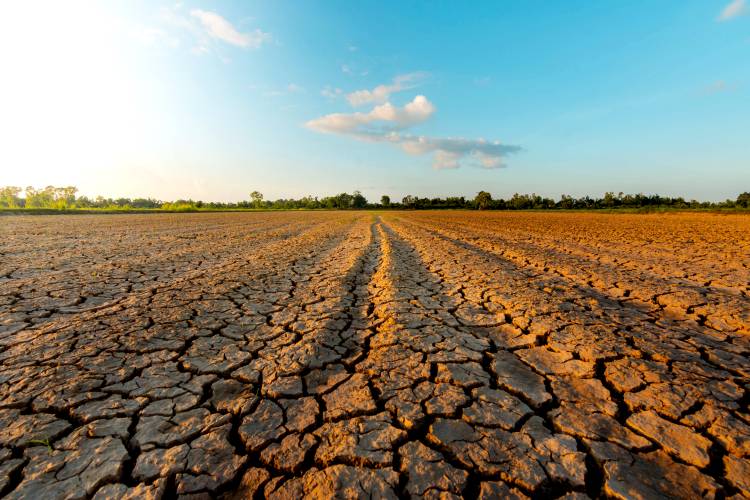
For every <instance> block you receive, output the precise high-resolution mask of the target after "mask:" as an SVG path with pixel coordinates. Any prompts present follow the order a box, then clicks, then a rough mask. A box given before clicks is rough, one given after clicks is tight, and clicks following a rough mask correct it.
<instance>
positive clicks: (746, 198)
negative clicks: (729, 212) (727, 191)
mask: <svg viewBox="0 0 750 500" xmlns="http://www.w3.org/2000/svg"><path fill="white" fill-rule="evenodd" d="M735 205H737V206H738V207H742V208H750V193H747V192H745V193H742V194H740V195H739V196H738V197H737V201H735Z"/></svg>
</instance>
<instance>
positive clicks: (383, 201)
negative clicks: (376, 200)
mask: <svg viewBox="0 0 750 500" xmlns="http://www.w3.org/2000/svg"><path fill="white" fill-rule="evenodd" d="M380 204H381V205H382V206H384V207H386V208H388V207H390V206H391V197H390V196H388V195H387V194H384V195H383V196H381V197H380Z"/></svg>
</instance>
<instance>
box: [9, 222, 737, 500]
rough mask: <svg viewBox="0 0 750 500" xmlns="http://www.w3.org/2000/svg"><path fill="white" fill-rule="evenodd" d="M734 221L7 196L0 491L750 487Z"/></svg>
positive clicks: (404, 493)
mask: <svg viewBox="0 0 750 500" xmlns="http://www.w3.org/2000/svg"><path fill="white" fill-rule="evenodd" d="M749 358H750V217H748V216H741V215H731V216H720V215H703V214H699V215H689V214H686V215H624V214H622V215H600V214H587V213H581V214H562V213H538V214H537V213H491V214H485V213H477V212H471V213H468V212H411V213H396V212H394V213H382V214H373V213H356V212H315V213H268V214H261V213H259V214H248V213H245V214H242V213H236V214H232V213H225V214H180V215H91V216H90V215H78V216H36V217H25V216H13V217H2V218H0V496H7V498H35V499H37V498H38V499H42V498H44V499H49V498H57V497H66V498H90V497H94V498H131V497H139V498H159V497H161V496H166V497H168V498H169V497H175V496H185V497H186V498H202V497H229V498H235V497H236V498H244V497H252V496H253V495H255V496H267V497H276V498H298V497H302V496H305V495H308V496H316V497H320V498H329V497H331V496H333V495H334V493H336V494H337V495H338V496H341V497H349V498H354V497H360V498H364V497H375V498H381V497H409V496H411V497H421V496H426V497H433V498H434V497H440V498H449V497H455V496H459V497H460V496H464V497H468V498H476V497H480V498H491V497H518V498H525V497H527V496H532V497H565V498H569V499H574V498H585V497H586V496H593V497H597V496H599V497H601V496H612V497H622V498H631V497H632V498H654V497H658V496H666V497H678V498H696V497H730V496H733V495H737V498H740V497H742V495H745V496H748V495H750V412H749V411H748V404H749V403H750V363H749V362H748V359H749Z"/></svg>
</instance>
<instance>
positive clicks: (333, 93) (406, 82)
mask: <svg viewBox="0 0 750 500" xmlns="http://www.w3.org/2000/svg"><path fill="white" fill-rule="evenodd" d="M424 76H425V74H424V73H409V74H406V75H400V76H397V77H396V78H394V79H393V83H392V84H390V85H379V86H377V87H375V88H374V89H372V90H358V91H356V92H352V93H350V94H347V96H346V97H347V100H348V101H349V104H351V105H352V106H354V107H357V106H361V105H363V104H367V103H372V104H374V107H373V108H372V109H371V110H370V111H368V112H361V111H355V112H352V113H331V114H328V115H324V116H321V117H320V118H316V119H314V120H310V121H308V122H307V123H306V124H305V126H306V127H307V128H309V129H310V130H314V131H315V132H320V133H325V134H338V135H345V136H348V137H352V138H354V139H357V140H361V141H367V142H382V143H386V144H391V145H393V146H397V147H399V148H401V149H402V150H403V151H404V152H405V153H407V154H410V155H432V166H433V168H435V169H452V168H459V167H461V166H462V165H469V166H475V167H479V168H484V169H494V168H500V167H502V166H503V158H504V157H505V156H507V155H509V154H513V153H517V152H519V151H521V148H520V147H519V146H513V145H508V144H501V143H500V142H499V141H487V140H485V139H465V138H461V137H458V138H456V137H449V138H439V137H428V136H423V135H412V134H410V133H408V130H407V129H409V127H412V126H414V125H418V124H420V123H423V122H425V121H427V120H429V119H430V118H431V117H432V116H433V115H434V114H435V105H434V104H433V103H432V102H430V100H429V99H427V97H425V96H424V95H417V96H416V97H414V99H412V100H411V101H410V102H408V103H406V104H405V105H404V106H402V107H398V106H394V105H393V104H392V103H391V102H390V101H389V97H390V95H391V94H392V93H394V92H399V91H402V90H406V89H409V88H413V87H414V86H416V85H417V84H418V83H419V81H420V80H421V79H422V78H424ZM342 93H343V91H342V90H341V89H338V88H336V89H333V88H331V87H329V86H327V87H325V88H324V89H323V90H322V91H321V94H322V95H323V96H325V97H329V98H333V97H337V96H339V95H341V94H342Z"/></svg>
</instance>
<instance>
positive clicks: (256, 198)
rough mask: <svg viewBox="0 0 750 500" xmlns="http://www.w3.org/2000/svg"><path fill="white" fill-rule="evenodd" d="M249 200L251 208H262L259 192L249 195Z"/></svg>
mask: <svg viewBox="0 0 750 500" xmlns="http://www.w3.org/2000/svg"><path fill="white" fill-rule="evenodd" d="M250 199H251V200H252V203H253V208H262V207H263V194H262V193H261V192H260V191H253V192H252V193H250Z"/></svg>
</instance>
